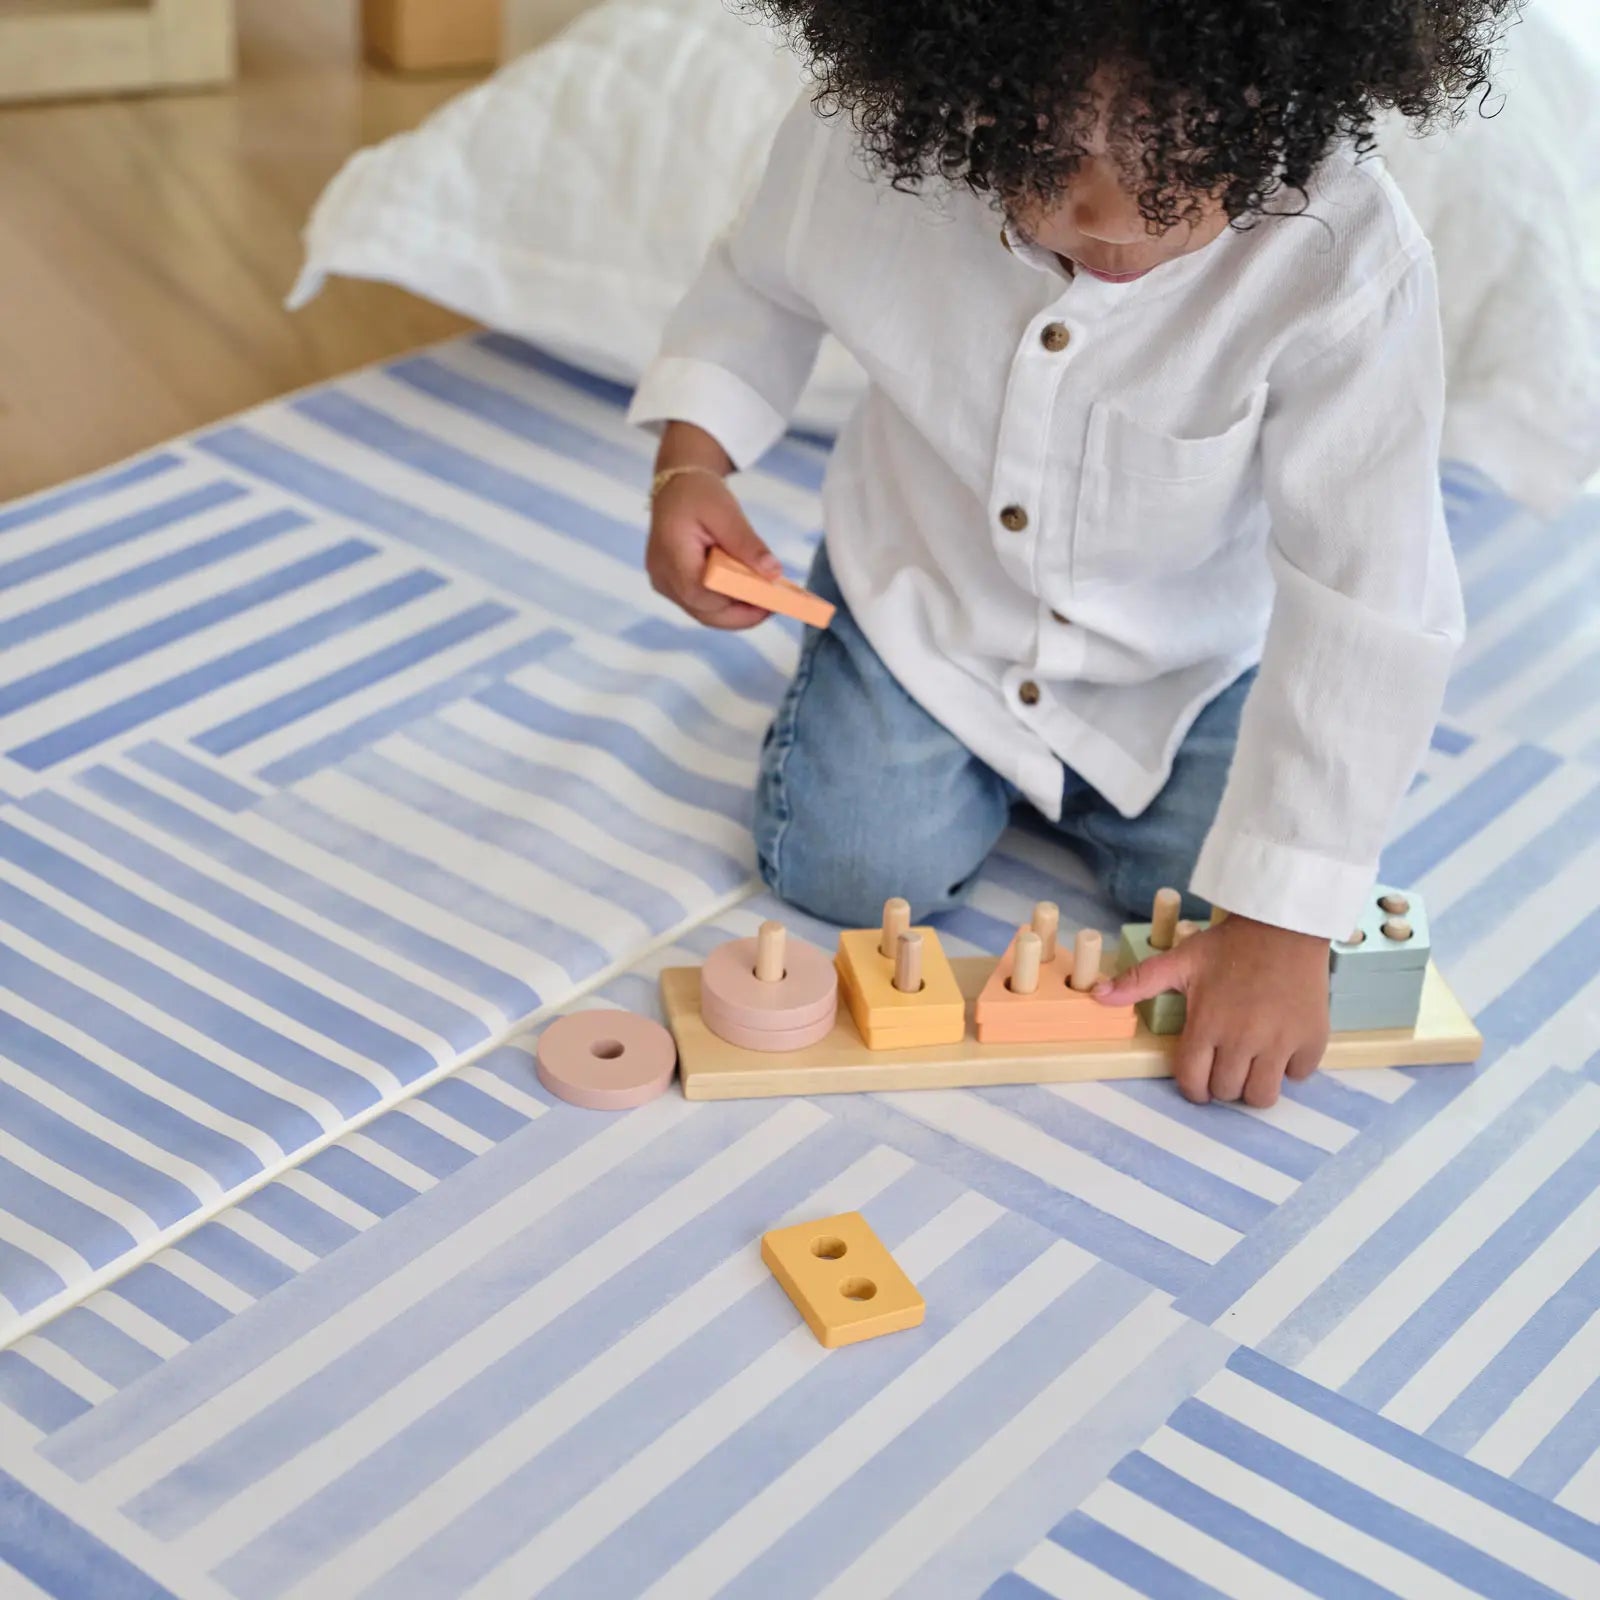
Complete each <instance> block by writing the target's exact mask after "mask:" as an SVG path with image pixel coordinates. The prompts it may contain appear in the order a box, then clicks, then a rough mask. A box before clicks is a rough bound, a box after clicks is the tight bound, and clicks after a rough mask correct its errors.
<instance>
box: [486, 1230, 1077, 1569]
mask: <svg viewBox="0 0 1600 1600" xmlns="http://www.w3.org/2000/svg"><path fill="white" fill-rule="evenodd" d="M963 1241H964V1232H955V1233H951V1232H950V1231H948V1230H947V1228H946V1227H945V1226H944V1225H943V1223H942V1220H941V1218H940V1217H935V1218H934V1219H933V1220H932V1221H931V1222H928V1223H926V1224H925V1225H924V1226H923V1227H921V1228H919V1229H918V1230H917V1231H916V1232H915V1233H914V1234H912V1235H911V1237H910V1238H909V1239H907V1240H905V1241H904V1242H903V1243H902V1244H901V1245H900V1247H899V1248H898V1249H897V1250H896V1251H895V1259H896V1260H898V1261H899V1263H900V1265H901V1266H902V1267H903V1268H904V1269H905V1271H906V1273H907V1275H908V1276H909V1277H910V1278H911V1279H912V1280H913V1281H914V1282H915V1281H919V1280H921V1279H923V1278H926V1277H928V1276H929V1275H930V1274H931V1273H933V1272H934V1271H935V1270H937V1268H938V1267H940V1266H941V1265H942V1264H943V1263H944V1262H945V1261H947V1260H949V1259H950V1257H951V1256H952V1255H954V1254H955V1253H956V1250H958V1249H959V1248H960V1247H961V1244H962V1242H963ZM952 1246H953V1247H954V1248H952ZM752 1249H754V1246H752ZM1057 1252H1060V1253H1059V1254H1057ZM1078 1255H1079V1252H1077V1251H1076V1250H1074V1249H1073V1248H1072V1247H1071V1246H1068V1245H1065V1244H1057V1245H1055V1246H1052V1247H1051V1250H1050V1251H1047V1252H1046V1255H1045V1256H1041V1257H1040V1258H1039V1259H1038V1260H1036V1261H1034V1262H1032V1263H1031V1264H1030V1265H1029V1267H1028V1268H1027V1269H1026V1270H1025V1271H1024V1272H1023V1273H1021V1274H1019V1275H1018V1276H1017V1277H1015V1278H1013V1279H1012V1280H1011V1282H1010V1283H1008V1284H1007V1285H1006V1286H1005V1287H1004V1288H1002V1289H1001V1290H999V1291H998V1292H997V1293H996V1294H995V1295H994V1296H993V1297H992V1298H991V1299H990V1300H988V1301H986V1302H985V1307H984V1309H985V1311H986V1312H987V1316H988V1317H1001V1318H1003V1317H1004V1316H1005V1315H1006V1314H1007V1313H1008V1312H1009V1311H1010V1309H1011V1303H1012V1301H1014V1300H1016V1301H1026V1300H1028V1299H1029V1298H1030V1297H1031V1296H1033V1295H1034V1294H1035V1293H1036V1292H1037V1291H1036V1282H1035V1280H1038V1279H1040V1278H1041V1277H1042V1278H1044V1279H1052V1278H1053V1277H1054V1275H1056V1274H1057V1273H1059V1272H1060V1271H1061V1270H1062V1267H1063V1264H1064V1263H1066V1262H1073V1263H1075V1262H1076V1260H1077V1258H1078ZM1050 1256H1056V1259H1055V1260H1052V1261H1049V1263H1048V1265H1044V1264H1042V1263H1045V1262H1046V1259H1047V1257H1050ZM1058 1292H1059V1291H1058ZM975 1315H976V1314H975ZM972 1320H973V1319H970V1318H969V1321H972ZM986 1321H987V1317H985V1318H984V1321H982V1322H979V1323H978V1327H979V1329H980V1330H981V1329H982V1328H983V1326H984V1324H985V1322H986ZM963 1326H965V1325H963ZM971 1337H972V1336H971V1335H970V1334H966V1335H963V1334H962V1332H961V1329H960V1328H958V1329H955V1330H953V1331H952V1332H951V1333H949V1334H947V1335H946V1340H945V1342H948V1341H950V1340H955V1341H956V1342H957V1348H958V1349H960V1348H961V1347H962V1346H963V1345H964V1344H965V1343H966V1342H967V1340H969V1339H970V1338H971ZM937 1348H938V1346H935V1349H937ZM828 1354H829V1352H828V1351H826V1350H825V1349H823V1347H822V1346H821V1345H820V1344H818V1343H817V1341H816V1339H815V1337H814V1336H813V1335H812V1332H811V1330H810V1329H809V1328H807V1327H806V1326H805V1325H804V1324H801V1325H800V1326H799V1327H797V1328H793V1329H791V1330H790V1332H789V1333H787V1334H785V1335H784V1337H783V1338H781V1339H780V1340H779V1341H778V1342H777V1343H776V1344H774V1345H771V1346H769V1347H768V1348H767V1350H766V1351H765V1352H764V1353H763V1354H762V1355H760V1356H758V1357H757V1358H756V1359H755V1360H754V1361H752V1362H751V1363H750V1365H749V1366H747V1367H745V1368H744V1370H743V1371H741V1372H739V1373H736V1374H735V1375H734V1376H733V1377H731V1378H730V1379H729V1380H728V1381H727V1382H726V1383H725V1384H723V1385H722V1387H721V1388H720V1389H718V1390H716V1391H715V1392H714V1393H713V1394H711V1395H709V1396H708V1397H707V1398H706V1399H704V1400H702V1401H701V1402H700V1404H699V1405H697V1406H696V1407H695V1408H694V1409H693V1410H692V1411H690V1412H688V1413H687V1414H686V1415H685V1416H683V1417H681V1418H680V1419H679V1420H678V1421H677V1422H675V1423H673V1424H672V1426H671V1427H669V1428H667V1429H666V1430H664V1431H663V1432H662V1433H660V1434H658V1435H657V1436H656V1437H655V1438H654V1439H652V1440H651V1441H650V1443H649V1444H648V1445H646V1446H645V1448H644V1449H643V1450H641V1451H640V1452H639V1453H638V1454H637V1455H636V1456H634V1457H633V1459H632V1460H631V1461H629V1462H628V1463H627V1464H626V1465H625V1466H623V1467H622V1468H620V1469H619V1470H618V1471H617V1472H615V1473H613V1474H612V1475H611V1477H610V1478H608V1479H607V1480H606V1481H605V1482H604V1483H601V1484H599V1485H597V1486H596V1487H595V1488H594V1489H592V1490H591V1491H590V1492H589V1493H588V1494H586V1495H585V1496H584V1497H583V1499H581V1500H579V1501H578V1502H577V1504H575V1505H574V1506H572V1507H571V1508H570V1509H569V1510H568V1511H566V1512H565V1513H564V1514H563V1515H562V1516H560V1517H559V1518H557V1519H556V1521H554V1522H552V1523H550V1524H548V1525H547V1526H546V1527H544V1528H543V1529H541V1530H540V1532H539V1533H538V1534H537V1535H536V1536H535V1537H534V1538H532V1539H531V1540H529V1541H528V1543H526V1544H524V1545H523V1546H522V1548H521V1549H520V1550H517V1551H514V1552H513V1553H512V1554H511V1555H509V1556H507V1557H506V1558H505V1559H504V1560H503V1561H502V1562H501V1563H500V1564H499V1565H498V1566H497V1567H495V1568H494V1569H493V1570H492V1571H491V1572H489V1573H487V1574H486V1575H485V1576H484V1577H483V1578H482V1579H481V1580H480V1581H479V1582H478V1583H476V1584H474V1585H473V1587H472V1588H471V1589H470V1590H469V1591H468V1596H470V1600H482V1597H484V1596H489V1595H506V1596H516V1597H518V1600H525V1597H526V1596H528V1595H531V1594H535V1593H537V1592H539V1591H540V1590H542V1589H544V1588H546V1587H547V1586H548V1585H549V1584H551V1583H553V1582H554V1581H555V1579H556V1578H557V1577H559V1576H560V1575H561V1574H562V1573H563V1572H565V1571H566V1570H567V1569H568V1568H569V1567H570V1566H572V1565H573V1563H574V1562H576V1561H579V1560H581V1559H582V1558H583V1557H584V1556H585V1555H586V1554H587V1553H588V1552H589V1551H590V1550H592V1549H594V1547H595V1546H596V1545H597V1544H599V1543H600V1542H601V1541H602V1540H603V1539H604V1538H605V1537H606V1536H607V1535H608V1534H610V1533H611V1532H613V1531H614V1530H615V1529H616V1528H618V1527H620V1526H621V1525H622V1524H623V1523H624V1522H626V1521H627V1520H628V1518H629V1517H630V1516H632V1515H633V1514H634V1513H635V1512H637V1511H638V1510H640V1509H641V1508H642V1507H644V1506H646V1505H648V1504H649V1503H650V1502H651V1501H652V1500H654V1499H655V1498H656V1497H657V1496H658V1495H660V1494H662V1493H664V1492H665V1491H666V1490H667V1489H668V1488H669V1487H670V1486H671V1485H672V1484H673V1483H674V1482H676V1481H677V1480H678V1479H679V1478H680V1477H681V1476H682V1475H683V1474H684V1473H686V1472H687V1471H688V1470H689V1469H690V1468H691V1467H693V1466H694V1465H695V1464H696V1463H697V1462H699V1461H703V1460H704V1459H705V1458H706V1457H707V1456H708V1455H710V1454H711V1452H712V1451H713V1450H714V1449H716V1447H717V1446H718V1445H720V1444H721V1443H722V1442H723V1441H724V1440H726V1439H729V1438H731V1437H732V1436H733V1434H735V1433H736V1432H737V1431H738V1430H739V1429H740V1428H741V1427H742V1426H744V1424H745V1423H747V1422H749V1421H750V1420H751V1419H752V1418H753V1417H756V1416H759V1415H760V1413H761V1412H762V1411H764V1410H765V1409H766V1408H767V1407H768V1406H769V1405H771V1404H772V1402H773V1401H774V1400H776V1399H777V1398H778V1397H779V1396H780V1395H782V1394H784V1393H786V1392H787V1391H788V1390H790V1389H791V1388H793V1387H794V1385H795V1384H797V1383H799V1382H800V1381H801V1380H802V1379H804V1378H805V1377H806V1376H807V1375H808V1374H810V1373H811V1372H813V1371H814V1370H815V1369H816V1367H817V1366H818V1365H819V1364H820V1363H821V1362H823V1361H825V1360H826V1359H827V1357H828Z"/></svg>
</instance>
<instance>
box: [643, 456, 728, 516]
mask: <svg viewBox="0 0 1600 1600" xmlns="http://www.w3.org/2000/svg"><path fill="white" fill-rule="evenodd" d="M691 472H703V473H705V474H706V476H707V477H710V478H715V479H716V480H717V482H718V483H726V482H727V481H728V480H727V476H726V474H724V473H721V472H718V471H717V469H716V468H715V467H703V466H700V465H699V464H698V463H695V464H692V465H685V466H680V467H663V468H662V469H661V471H660V472H658V473H657V474H656V475H655V477H653V478H652V479H651V480H650V497H649V499H648V500H646V502H645V504H646V505H651V506H653V505H654V504H655V503H656V496H657V495H658V494H660V493H661V491H662V490H663V489H665V488H666V486H667V485H668V484H669V483H671V482H672V480H673V479H674V478H682V477H685V476H686V475H687V474H689V473H691Z"/></svg>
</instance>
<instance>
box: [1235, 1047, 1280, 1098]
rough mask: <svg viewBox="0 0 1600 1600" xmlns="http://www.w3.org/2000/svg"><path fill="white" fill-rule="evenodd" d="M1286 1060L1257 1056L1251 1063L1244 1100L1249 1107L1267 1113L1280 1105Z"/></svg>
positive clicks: (1277, 1057) (1274, 1056) (1278, 1056)
mask: <svg viewBox="0 0 1600 1600" xmlns="http://www.w3.org/2000/svg"><path fill="white" fill-rule="evenodd" d="M1283 1072H1284V1059H1283V1057H1282V1056H1281V1055H1265V1056H1257V1057H1256V1058H1255V1060H1254V1061H1252V1062H1251V1063H1250V1074H1249V1076H1248V1077H1247V1078H1246V1079H1245V1083H1244V1090H1243V1094H1242V1098H1243V1100H1244V1103H1245V1104H1246V1105H1247V1106H1251V1107H1253V1108H1254V1109H1255V1110H1257V1111H1265V1110H1266V1109H1267V1107H1268V1106H1275V1105H1277V1103H1278V1095H1279V1093H1280V1091H1281V1090H1282V1088H1283Z"/></svg>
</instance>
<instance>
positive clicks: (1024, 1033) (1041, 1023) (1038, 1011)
mask: <svg viewBox="0 0 1600 1600" xmlns="http://www.w3.org/2000/svg"><path fill="white" fill-rule="evenodd" d="M1016 959H1017V941H1016V940H1015V939H1013V940H1012V941H1011V947H1010V948H1009V949H1008V950H1007V951H1006V953H1005V954H1004V955H1003V956H1002V957H1001V958H1000V961H999V964H998V965H997V966H996V967H995V969H994V972H993V973H992V974H991V975H990V978H989V981H988V982H987V983H986V984H984V986H983V993H982V994H980V995H979V996H978V1000H977V1005H976V1006H975V1007H974V1010H973V1021H974V1023H975V1025H976V1027H977V1033H978V1042H979V1044H1054V1043H1057V1042H1059V1043H1062V1044H1067V1043H1071V1042H1072V1041H1074V1040H1085V1039H1131V1038H1132V1037H1133V1035H1134V1030H1135V1029H1136V1028H1137V1027H1138V1025H1139V1019H1138V1015H1137V1013H1136V1012H1135V1011H1134V1008H1133V1007H1132V1006H1105V1005H1101V1003H1100V1002H1099V1001H1098V1000H1096V999H1095V998H1094V996H1093V995H1091V994H1079V993H1078V991H1077V990H1076V989H1074V988H1073V987H1072V985H1071V982H1070V979H1071V977H1072V950H1071V947H1070V946H1068V945H1066V944H1062V945H1060V946H1058V947H1057V953H1056V958H1055V960H1054V961H1045V962H1042V963H1041V964H1040V966H1039V987H1038V988H1037V989H1036V990H1035V991H1034V992H1033V993H1032V994H1014V993H1013V992H1012V990H1011V988H1010V986H1009V985H1010V981H1011V970H1012V968H1013V967H1014V966H1015V965H1016Z"/></svg>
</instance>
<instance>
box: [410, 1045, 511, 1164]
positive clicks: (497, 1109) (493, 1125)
mask: <svg viewBox="0 0 1600 1600" xmlns="http://www.w3.org/2000/svg"><path fill="white" fill-rule="evenodd" d="M523 1059H524V1062H526V1059H527V1058H526V1057H524V1058H523ZM478 1065H479V1066H482V1065H483V1063H482V1062H479V1063H478ZM422 1098H423V1100H424V1101H425V1102H426V1103H427V1104H428V1105H431V1106H436V1107H437V1108H438V1109H439V1110H440V1111H443V1112H444V1113H445V1114H446V1115H447V1116H451V1117H454V1118H455V1119H456V1121H457V1122H459V1123H461V1124H463V1125H464V1126H465V1127H468V1128H471V1129H472V1131H473V1132H474V1133H481V1134H482V1135H483V1136H484V1138H486V1139H493V1140H494V1141H495V1143H496V1144H498V1143H499V1142H500V1141H501V1140H502V1139H507V1138H509V1137H510V1136H511V1135H512V1134H514V1133H520V1132H521V1130H522V1129H523V1128H525V1127H527V1125H528V1119H527V1117H525V1116H524V1115H523V1114H522V1113H521V1112H520V1111H513V1110H512V1109H511V1107H510V1106H508V1105H506V1104H505V1103H504V1102H503V1101H501V1100H496V1099H495V1097H494V1096H493V1095H492V1094H488V1093H486V1092H485V1091H484V1090H482V1089H479V1088H475V1087H474V1086H473V1085H472V1084H470V1083H468V1082H466V1081H465V1080H464V1079H462V1078H446V1079H445V1080H444V1081H443V1082H442V1083H436V1084H435V1085H434V1086H433V1087H432V1088H431V1089H429V1090H428V1091H427V1093H426V1094H424V1095H423V1097H422Z"/></svg>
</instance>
